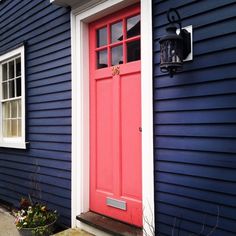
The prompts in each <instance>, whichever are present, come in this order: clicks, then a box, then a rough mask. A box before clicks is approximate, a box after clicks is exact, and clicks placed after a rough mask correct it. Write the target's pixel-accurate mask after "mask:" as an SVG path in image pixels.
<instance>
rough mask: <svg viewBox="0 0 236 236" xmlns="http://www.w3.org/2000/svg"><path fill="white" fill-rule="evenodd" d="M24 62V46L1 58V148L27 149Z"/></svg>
mask: <svg viewBox="0 0 236 236" xmlns="http://www.w3.org/2000/svg"><path fill="white" fill-rule="evenodd" d="M24 61H25V54H24V46H21V47H19V48H17V49H15V50H12V51H10V52H8V53H6V54H4V55H2V56H0V114H1V117H0V147H9V148H21V149H25V148H26V143H25V76H24V75H25V68H24ZM4 86H5V88H4V89H5V90H4V91H3V87H4Z"/></svg>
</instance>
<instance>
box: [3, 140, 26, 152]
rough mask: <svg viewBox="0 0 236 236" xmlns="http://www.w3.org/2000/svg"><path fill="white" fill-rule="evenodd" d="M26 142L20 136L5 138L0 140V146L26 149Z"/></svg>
mask: <svg viewBox="0 0 236 236" xmlns="http://www.w3.org/2000/svg"><path fill="white" fill-rule="evenodd" d="M26 144H27V143H26V142H25V141H23V140H22V139H19V138H4V139H2V142H0V148H1V147H3V148H16V149H26Z"/></svg>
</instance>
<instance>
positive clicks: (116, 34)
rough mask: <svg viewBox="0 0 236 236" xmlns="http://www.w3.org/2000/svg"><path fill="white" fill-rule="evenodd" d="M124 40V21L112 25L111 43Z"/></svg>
mask: <svg viewBox="0 0 236 236" xmlns="http://www.w3.org/2000/svg"><path fill="white" fill-rule="evenodd" d="M122 40H123V32H122V21H120V22H118V23H115V24H113V25H111V42H112V43H114V42H117V41H122Z"/></svg>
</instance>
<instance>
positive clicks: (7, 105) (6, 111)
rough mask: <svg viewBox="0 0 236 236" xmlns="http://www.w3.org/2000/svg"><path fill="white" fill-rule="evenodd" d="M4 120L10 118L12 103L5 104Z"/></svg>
mask: <svg viewBox="0 0 236 236" xmlns="http://www.w3.org/2000/svg"><path fill="white" fill-rule="evenodd" d="M3 118H4V119H6V118H10V102H4V103H3Z"/></svg>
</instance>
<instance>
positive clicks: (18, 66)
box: [16, 58, 21, 76]
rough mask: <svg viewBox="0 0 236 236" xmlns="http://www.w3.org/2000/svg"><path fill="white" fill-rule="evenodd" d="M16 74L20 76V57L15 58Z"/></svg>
mask: <svg viewBox="0 0 236 236" xmlns="http://www.w3.org/2000/svg"><path fill="white" fill-rule="evenodd" d="M16 76H21V60H20V58H17V59H16Z"/></svg>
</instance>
